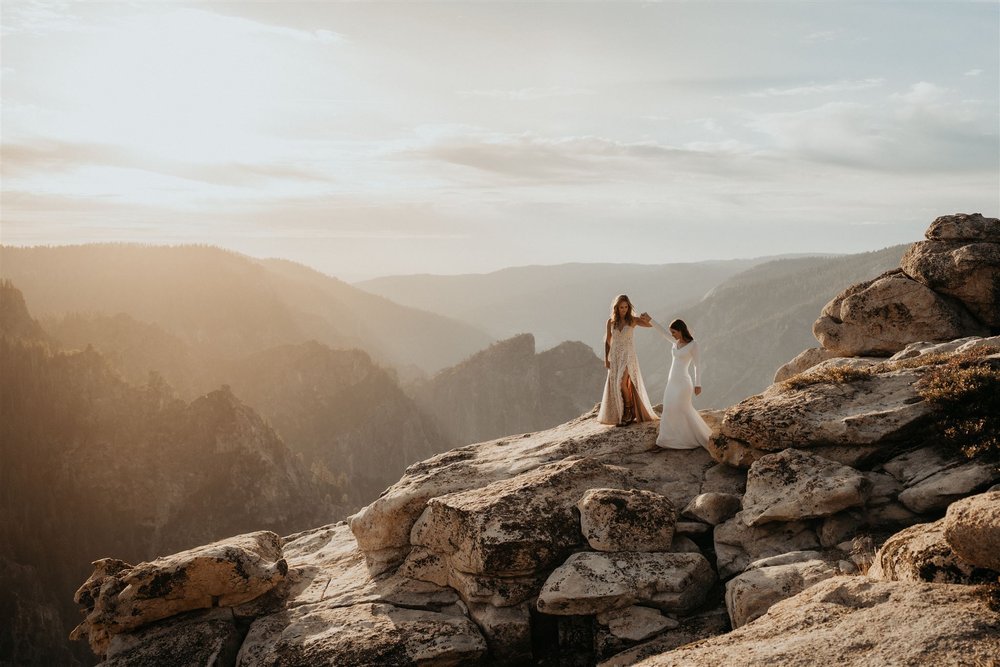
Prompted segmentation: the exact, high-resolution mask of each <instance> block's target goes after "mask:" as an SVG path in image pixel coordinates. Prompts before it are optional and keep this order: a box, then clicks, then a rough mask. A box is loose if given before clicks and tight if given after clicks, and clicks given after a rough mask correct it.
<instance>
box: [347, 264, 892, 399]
mask: <svg viewBox="0 0 1000 667" xmlns="http://www.w3.org/2000/svg"><path fill="white" fill-rule="evenodd" d="M905 249H906V246H894V247H891V248H885V249H883V250H879V251H876V252H867V253H860V254H855V255H835V256H830V255H824V256H795V257H783V258H780V259H774V258H760V259H753V260H732V261H726V262H699V263H693V264H666V265H661V266H637V265H617V264H567V265H562V266H551V267H541V266H534V267H520V268H512V269H505V270H503V271H497V272H495V273H489V274H482V275H463V276H428V275H414V276H391V277H386V278H378V279H375V280H368V281H364V282H361V283H357V286H358V287H361V288H363V289H366V290H372V291H375V292H377V293H379V294H382V295H384V296H386V297H388V298H391V299H393V300H396V301H399V302H401V303H406V304H409V305H412V306H414V307H419V308H424V309H427V310H430V311H433V312H437V313H439V314H441V315H446V316H449V317H454V318H456V319H464V320H465V321H466V322H468V323H470V324H474V325H475V326H477V327H481V328H483V329H485V330H486V331H488V332H490V333H491V334H493V335H494V336H498V337H499V336H501V335H503V332H505V331H511V330H517V331H526V332H532V333H534V334H535V338H536V340H537V341H538V344H539V346H540V347H542V348H545V347H546V346H547V345H551V344H554V343H555V342H557V341H561V340H582V341H585V342H586V343H587V344H589V345H591V347H592V348H593V349H594V351H595V352H597V353H598V354H603V344H604V321H605V319H606V318H607V315H608V312H609V310H610V304H611V300H612V299H613V298H614V296H615V295H616V294H618V293H622V292H624V293H627V294H628V295H629V296H630V298H631V299H632V302H633V303H634V304H635V306H636V308H638V309H639V310H640V311H642V310H646V311H648V312H650V313H651V314H652V315H653V316H654V317H656V318H657V319H658V320H661V321H662V323H663V325H664V326H666V325H667V324H669V322H670V321H671V320H673V319H675V318H678V317H679V318H681V319H684V320H685V321H686V322H687V323H688V325H689V326H690V327H691V329H692V331H694V332H695V336H696V337H698V339H699V340H700V341H701V346H702V357H703V364H704V370H705V377H704V380H703V381H704V384H705V389H704V392H703V393H702V395H701V396H700V397H699V398H698V399H696V405H697V406H698V407H700V408H707V407H713V408H722V407H728V406H729V405H732V404H733V403H736V402H738V401H740V400H742V399H743V398H745V397H747V396H749V395H752V394H754V393H757V392H759V391H761V390H763V389H764V388H765V387H767V385H769V384H770V383H771V379H772V378H773V376H774V372H775V370H776V369H777V368H778V367H779V366H780V365H781V364H783V363H785V362H786V361H788V360H789V359H791V358H792V357H794V356H795V355H796V354H798V353H799V352H801V351H802V350H803V349H805V348H807V347H813V346H815V345H817V343H816V341H815V339H814V338H813V336H812V323H813V321H814V320H815V318H816V313H818V312H819V311H820V309H821V308H822V307H823V306H824V305H825V304H826V303H827V302H828V301H829V300H830V299H832V298H833V297H834V296H836V294H837V293H838V292H840V291H841V290H843V289H844V288H846V287H848V286H849V285H851V284H853V283H856V282H858V281H860V280H863V279H866V278H867V277H869V276H871V275H877V274H878V273H881V272H882V271H885V270H888V269H891V268H894V267H896V266H898V264H899V258H900V257H901V256H902V254H903V252H904V250H905ZM636 341H637V342H636V346H637V350H638V353H639V359H640V363H641V365H642V369H643V378H644V379H645V381H646V386H647V389H648V390H649V393H650V398H651V399H652V400H653V403H658V402H659V399H660V395H661V394H662V392H663V386H664V385H665V384H666V380H667V372H668V370H669V368H670V351H669V350H670V347H669V346H670V343H669V342H668V341H666V340H664V339H663V338H661V337H660V336H659V335H658V334H657V333H656V332H655V331H652V330H647V331H641V332H639V333H638V335H637V336H636Z"/></svg>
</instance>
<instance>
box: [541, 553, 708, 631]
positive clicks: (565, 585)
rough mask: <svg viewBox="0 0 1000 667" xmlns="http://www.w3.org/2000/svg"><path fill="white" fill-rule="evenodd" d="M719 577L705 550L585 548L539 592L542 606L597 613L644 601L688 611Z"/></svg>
mask: <svg viewBox="0 0 1000 667" xmlns="http://www.w3.org/2000/svg"><path fill="white" fill-rule="evenodd" d="M714 582H715V573H714V572H712V568H711V566H709V564H708V561H707V560H705V557H704V556H702V555H701V554H700V553H696V554H694V553H680V554H670V553H642V552H628V551H625V552H620V553H599V552H583V553H577V554H573V555H572V556H570V558H569V559H568V560H567V561H566V562H565V563H564V564H563V565H561V566H559V567H558V568H556V570H555V571H554V572H553V573H552V574H551V575H550V576H549V578H548V580H547V581H546V582H545V585H544V586H543V587H542V591H541V593H539V595H538V604H537V607H538V611H540V612H542V613H544V614H554V615H562V616H574V615H592V614H598V613H601V612H606V611H610V610H612V609H620V608H623V607H628V606H631V605H635V604H639V605H644V606H649V607H656V608H658V609H662V610H664V611H672V612H682V613H683V612H689V611H692V610H693V609H695V608H697V607H698V606H699V605H700V604H701V603H702V602H703V601H704V600H705V596H706V595H707V594H708V592H709V590H710V589H711V587H712V584H713V583H714Z"/></svg>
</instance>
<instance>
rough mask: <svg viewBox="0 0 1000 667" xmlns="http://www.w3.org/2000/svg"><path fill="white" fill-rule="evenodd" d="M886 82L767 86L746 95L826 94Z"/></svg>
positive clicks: (878, 80)
mask: <svg viewBox="0 0 1000 667" xmlns="http://www.w3.org/2000/svg"><path fill="white" fill-rule="evenodd" d="M884 84H885V79H876V78H869V79H860V80H856V81H847V80H844V81H836V82H833V83H824V84H817V83H810V84H808V85H805V86H795V87H792V88H767V89H765V90H758V91H754V92H750V93H746V97H789V96H799V95H826V94H831V93H845V92H851V91H855V90H868V89H871V88H881V87H882V86H883V85H884Z"/></svg>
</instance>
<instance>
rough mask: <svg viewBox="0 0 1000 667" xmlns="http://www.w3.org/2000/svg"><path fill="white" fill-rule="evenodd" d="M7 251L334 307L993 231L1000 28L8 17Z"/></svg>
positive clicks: (848, 22) (592, 19)
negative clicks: (333, 285)
mask: <svg viewBox="0 0 1000 667" xmlns="http://www.w3.org/2000/svg"><path fill="white" fill-rule="evenodd" d="M2 27H3V40H2V67H3V69H2V128H0V129H2V132H0V134H2V142H3V145H2V179H3V183H2V187H3V192H2V201H0V225H2V229H0V239H2V242H3V243H6V244H15V245H33V244H64V243H82V242H92V241H137V242H146V243H192V242H194V243H210V244H216V245H221V246H225V247H228V248H232V249H235V250H238V251H241V252H245V253H248V254H251V255H254V256H277V257H286V258H289V259H293V260H297V261H301V262H303V263H306V264H309V265H311V266H314V267H316V268H318V269H320V270H322V271H324V272H327V273H330V274H333V275H336V276H340V277H342V278H346V279H356V278H363V277H370V276H374V275H382V274H388V273H412V272H428V273H458V272H472V271H475V272H479V271H488V270H493V269H497V268H501V267H504V266H512V265H523V264H556V263H562V262H569V261H585V262H593V261H612V262H642V263H662V262H673V261H695V260H702V259H711V258H731V257H749V256H760V255H770V254H779V253H787V252H813V251H820V252H856V251H861V250H870V249H877V248H881V247H884V246H887V245H891V244H895V243H904V242H910V241H914V240H916V239H917V238H919V237H920V236H921V234H922V233H923V230H924V229H925V228H926V227H927V225H928V223H930V221H931V220H932V219H933V218H934V217H936V216H937V215H941V214H945V213H953V212H957V211H961V212H977V211H978V212H982V213H984V214H987V215H993V216H996V215H998V214H1000V139H998V124H1000V62H998V61H1000V3H998V2H995V1H991V2H920V1H915V0H914V1H910V2H861V3H846V2H832V1H831V2H812V3H799V2H790V1H786V2H766V3H761V2H727V3H722V2H658V3H657V2H640V3H624V2H607V3H599V2H593V3H584V2H578V3H559V4H540V3H536V4H532V3H518V4H514V3H487V2H476V3H471V2H470V3H448V4H444V3H440V4H438V3H413V2H408V3H400V4H388V3H378V4H375V3H333V2H312V3H295V2H225V3H221V2H220V3H214V2H148V1H147V2H101V3H91V2H87V3H79V2H72V3H71V2H19V1H17V0H4V1H3V4H2Z"/></svg>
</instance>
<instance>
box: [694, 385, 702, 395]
mask: <svg viewBox="0 0 1000 667" xmlns="http://www.w3.org/2000/svg"><path fill="white" fill-rule="evenodd" d="M700 393H701V387H695V388H694V395H695V396H697V395H698V394H700Z"/></svg>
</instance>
